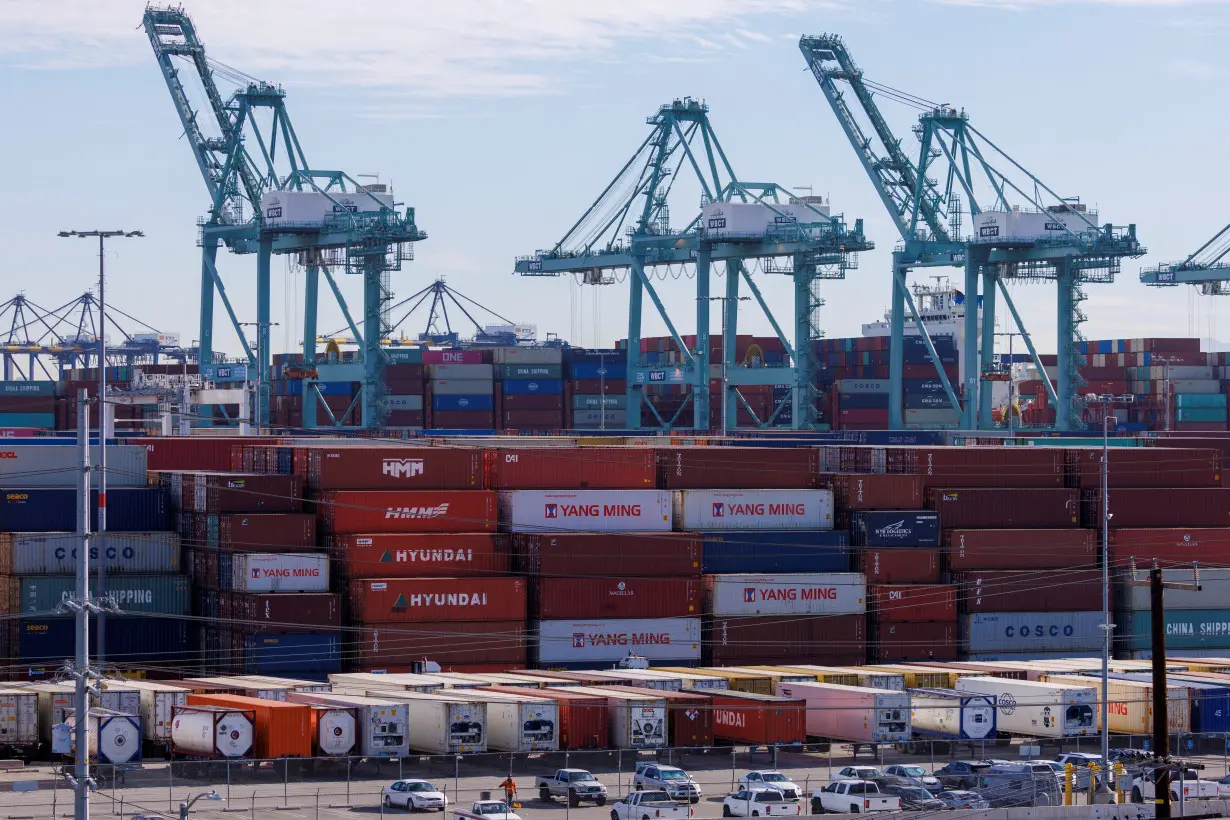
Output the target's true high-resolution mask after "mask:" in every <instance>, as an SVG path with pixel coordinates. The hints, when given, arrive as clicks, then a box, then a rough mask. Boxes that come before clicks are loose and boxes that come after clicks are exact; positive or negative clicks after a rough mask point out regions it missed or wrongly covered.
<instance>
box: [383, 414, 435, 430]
mask: <svg viewBox="0 0 1230 820" xmlns="http://www.w3.org/2000/svg"><path fill="white" fill-rule="evenodd" d="M425 418H426V416H425V415H424V413H423V411H422V410H392V411H390V412H389V415H388V416H387V417H386V418H385V420H384V423H385V425H386V426H388V427H422V426H423V424H424V419H425Z"/></svg>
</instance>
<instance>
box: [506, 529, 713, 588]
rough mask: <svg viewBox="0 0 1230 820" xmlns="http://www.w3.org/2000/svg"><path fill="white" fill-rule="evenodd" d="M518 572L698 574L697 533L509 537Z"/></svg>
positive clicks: (570, 534)
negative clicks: (511, 538) (511, 540)
mask: <svg viewBox="0 0 1230 820" xmlns="http://www.w3.org/2000/svg"><path fill="white" fill-rule="evenodd" d="M513 555H514V561H515V562H516V563H515V565H514V566H515V568H516V571H517V572H519V573H522V574H525V575H549V576H570V575H576V576H585V575H591V576H606V577H621V576H625V575H636V576H640V577H650V576H652V577H668V578H669V577H691V578H699V577H700V565H701V540H700V536H699V535H695V534H693V533H686V532H674V533H665V532H663V533H657V532H652V533H635V532H627V533H622V532H621V533H598V532H575V533H559V534H556V535H547V534H543V533H523V534H518V535H514V536H513Z"/></svg>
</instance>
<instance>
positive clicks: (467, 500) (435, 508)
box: [316, 490, 496, 533]
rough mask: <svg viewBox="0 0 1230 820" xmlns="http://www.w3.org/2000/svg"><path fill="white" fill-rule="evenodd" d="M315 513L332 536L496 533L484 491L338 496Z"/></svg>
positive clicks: (325, 497) (320, 500) (325, 496)
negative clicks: (374, 533)
mask: <svg viewBox="0 0 1230 820" xmlns="http://www.w3.org/2000/svg"><path fill="white" fill-rule="evenodd" d="M316 507H317V512H318V513H319V514H320V518H321V520H322V521H323V522H324V526H325V529H327V530H328V531H330V532H334V533H356V532H357V533H363V532H495V530H496V494H495V493H492V492H485V491H482V490H338V491H336V492H327V493H320V494H319V495H318V496H317V504H316Z"/></svg>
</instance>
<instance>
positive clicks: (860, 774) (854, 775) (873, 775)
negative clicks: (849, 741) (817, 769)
mask: <svg viewBox="0 0 1230 820" xmlns="http://www.w3.org/2000/svg"><path fill="white" fill-rule="evenodd" d="M883 776H884V772H882V771H880V770H879V769H877V768H875V767H874V766H846V767H845V768H844V769H842V770H841V771H839V772H837V774H835V775H833V780H835V781H836V780H876V779H878V778H881V777H883Z"/></svg>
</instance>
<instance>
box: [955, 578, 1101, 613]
mask: <svg viewBox="0 0 1230 820" xmlns="http://www.w3.org/2000/svg"><path fill="white" fill-rule="evenodd" d="M953 582H954V583H956V584H957V585H959V586H960V588H961V593H960V596H961V611H962V612H966V613H973V612H1078V611H1092V610H1099V611H1100V610H1101V609H1102V573H1101V572H1100V571H1098V570H1096V569H1079V570H1066V571H1064V572H1059V573H1057V572H1054V571H1045V570H986V571H983V572H961V573H955V574H954V575H953Z"/></svg>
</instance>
